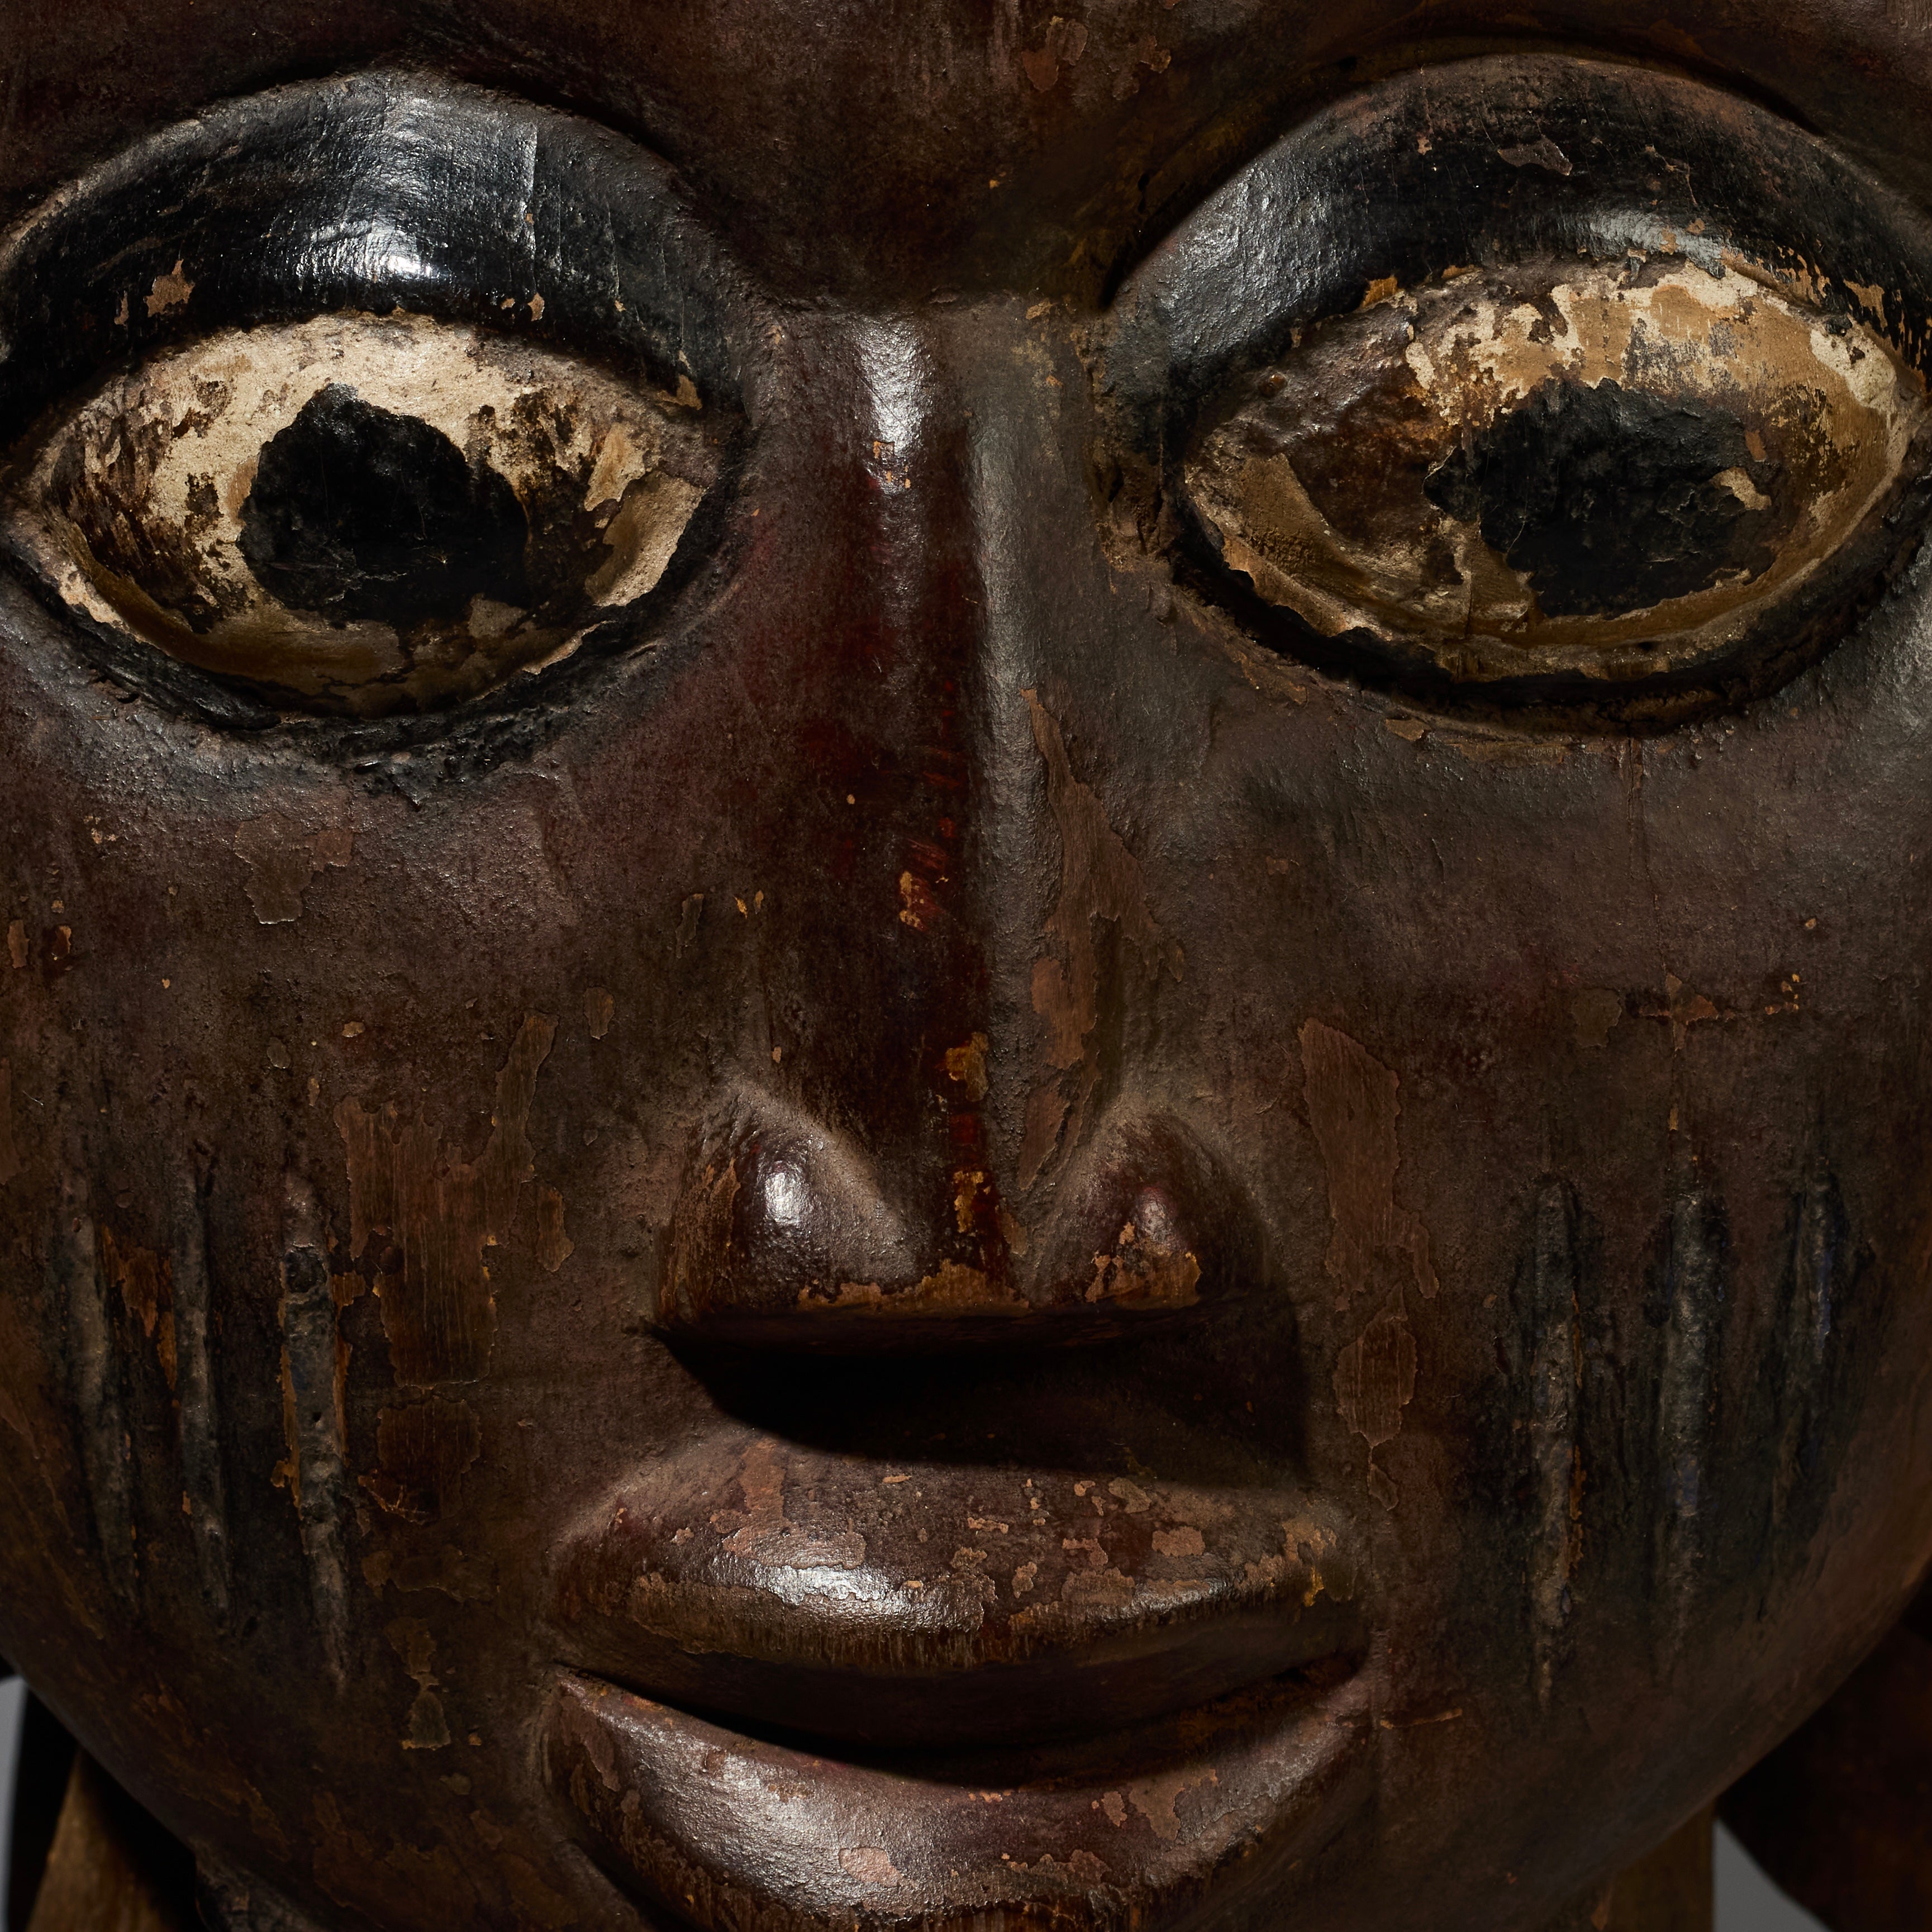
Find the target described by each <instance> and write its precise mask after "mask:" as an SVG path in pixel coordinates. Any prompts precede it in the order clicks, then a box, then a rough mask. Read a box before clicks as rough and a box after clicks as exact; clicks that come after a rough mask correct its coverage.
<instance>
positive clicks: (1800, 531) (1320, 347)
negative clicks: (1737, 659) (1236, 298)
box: [1181, 260, 1928, 681]
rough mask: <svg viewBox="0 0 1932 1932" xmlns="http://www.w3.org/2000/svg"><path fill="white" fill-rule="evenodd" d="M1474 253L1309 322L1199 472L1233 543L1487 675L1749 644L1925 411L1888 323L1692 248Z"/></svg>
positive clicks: (1273, 582)
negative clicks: (1637, 256) (1704, 260)
mask: <svg viewBox="0 0 1932 1932" xmlns="http://www.w3.org/2000/svg"><path fill="white" fill-rule="evenodd" d="M1540 266H1541V274H1540V275H1538V274H1535V273H1534V272H1529V273H1526V268H1525V265H1522V264H1513V265H1511V267H1510V268H1509V269H1507V270H1499V269H1475V270H1472V271H1469V272H1463V273H1458V274H1455V275H1452V276H1451V277H1450V278H1448V280H1447V281H1442V282H1440V283H1438V284H1436V285H1434V286H1432V287H1424V288H1423V289H1421V290H1411V291H1406V292H1401V293H1392V294H1391V295H1389V296H1387V297H1385V298H1384V299H1381V300H1379V301H1378V302H1376V303H1375V304H1374V305H1372V306H1371V307H1370V308H1367V309H1366V310H1364V311H1358V312H1357V313H1356V314H1352V315H1349V316H1346V317H1340V318H1338V319H1337V320H1332V321H1326V322H1322V323H1318V324H1317V325H1316V326H1313V328H1311V329H1309V330H1307V332H1305V334H1304V335H1303V338H1302V340H1301V342H1300V344H1298V345H1297V346H1296V347H1294V348H1292V350H1291V351H1290V353H1289V354H1288V355H1287V356H1285V357H1283V358H1281V359H1279V360H1277V361H1274V362H1270V363H1268V364H1267V365H1264V366H1263V367H1262V368H1259V369H1258V370H1254V371H1249V372H1247V373H1245V374H1243V375H1242V376H1241V377H1239V378H1238V379H1237V380H1235V382H1234V383H1231V384H1230V385H1229V387H1228V389H1227V390H1226V392H1224V393H1223V395H1222V396H1221V397H1220V398H1219V399H1217V403H1216V404H1214V406H1212V407H1211V410H1210V411H1209V412H1208V413H1205V417H1204V420H1203V421H1202V424H1201V425H1200V426H1199V428H1197V430H1196V433H1195V434H1194V436H1193V439H1192V440H1191V443H1190V446H1189V448H1188V449H1187V454H1186V456H1185V457H1184V460H1183V463H1182V466H1181V474H1182V478H1183V481H1184V489H1185V490H1186V493H1187V497H1188V499H1189V501H1190V502H1191V504H1192V505H1193V508H1194V509H1195V511H1196V513H1197V514H1199V517H1200V518H1201V519H1202V523H1204V525H1205V526H1206V528H1207V529H1208V530H1209V531H1211V532H1212V535H1213V538H1214V541H1215V542H1216V544H1217V547H1218V549H1219V551H1220V556H1221V559H1222V561H1223V562H1224V563H1225V565H1226V566H1227V568H1229V569H1230V570H1233V571H1239V572H1240V573H1241V574H1242V575H1244V577H1247V579H1248V580H1250V582H1251V583H1253V586H1254V589H1255V590H1256V592H1257V593H1258V595H1259V596H1260V597H1261V598H1263V599H1264V600H1265V601H1266V602H1268V604H1272V605H1275V606H1277V607H1282V608H1284V609H1286V610H1290V611H1292V612H1293V613H1295V616H1298V617H1299V618H1300V619H1301V620H1302V621H1303V622H1305V623H1307V625H1309V626H1310V628H1312V629H1313V631H1316V633H1317V634H1319V635H1321V636H1322V637H1331V638H1332V637H1340V636H1342V635H1343V634H1347V633H1350V632H1361V633H1367V634H1369V635H1370V636H1372V637H1375V638H1376V639H1378V640H1382V642H1383V643H1385V644H1387V645H1388V646H1392V647H1394V648H1395V649H1399V650H1401V651H1403V652H1407V653H1410V654H1412V655H1415V656H1417V657H1418V658H1426V660H1427V661H1430V662H1431V663H1433V665H1434V666H1435V667H1436V668H1437V669H1439V670H1440V671H1441V672H1442V673H1444V674H1445V675H1446V676H1449V677H1452V678H1454V679H1458V680H1463V681H1480V680H1487V679H1511V678H1523V677H1543V678H1550V677H1560V676H1574V677H1577V678H1582V679H1596V680H1604V681H1611V680H1624V681H1627V680H1630V679H1648V678H1652V677H1655V676H1661V675H1664V674H1666V673H1683V672H1685V671H1695V670H1697V669H1698V668H1700V667H1703V666H1705V665H1707V664H1714V663H1721V662H1722V661H1724V660H1725V659H1727V658H1729V657H1730V656H1731V655H1733V653H1734V652H1736V649H1738V647H1739V645H1740V644H1741V643H1743V642H1744V641H1745V640H1746V639H1747V638H1748V636H1749V634H1750V633H1751V627H1752V625H1753V623H1754V621H1755V620H1756V619H1758V618H1759V617H1760V616H1761V615H1762V614H1763V613H1764V612H1765V611H1766V610H1767V609H1768V608H1769V607H1772V605H1774V604H1775V603H1776V602H1777V601H1778V599H1779V598H1781V596H1783V595H1785V594H1787V593H1788V592H1790V591H1791V590H1793V589H1794V588H1796V586H1799V585H1802V584H1803V583H1805V582H1807V581H1808V580H1811V579H1812V578H1814V577H1816V576H1817V574H1818V573H1819V572H1820V570H1821V568H1824V567H1825V566H1826V565H1829V562H1830V561H1831V559H1832V558H1833V557H1834V556H1835V555H1836V554H1838V553H1839V552H1840V551H1841V549H1842V548H1843V546H1844V545H1845V544H1846V542H1847V541H1849V539H1850V538H1851V537H1852V535H1853V533H1854V532H1856V531H1857V530H1858V529H1859V527H1860V526H1861V524H1863V523H1864V522H1865V520H1867V518H1868V517H1870V516H1871V514H1873V511H1874V510H1875V509H1876V508H1879V506H1881V505H1885V504H1886V503H1887V502H1888V501H1889V500H1890V499H1891V495H1892V493H1893V492H1894V488H1895V487H1896V485H1897V482H1898V481H1899V479H1900V475H1901V474H1902V473H1903V472H1905V471H1906V468H1907V466H1908V461H1909V459H1911V458H1912V456H1913V453H1914V452H1915V450H1919V451H1920V453H1921V455H1922V450H1921V444H1922V443H1923V441H1924V437H1925V435H1926V432H1927V422H1928V410H1927V401H1926V394H1925V386H1924V383H1923V381H1922V380H1921V379H1920V378H1919V377H1918V374H1917V373H1916V371H1913V370H1912V369H1911V368H1909V365H1906V362H1904V360H1903V358H1902V357H1901V356H1900V355H1899V353H1898V352H1897V350H1895V349H1894V347H1892V346H1891V344H1889V343H1888V342H1887V341H1885V340H1884V339H1883V338H1882V337H1880V336H1879V335H1877V334H1876V332H1874V331H1873V330H1872V329H1869V328H1867V327H1864V326H1861V325H1860V324H1857V323H1846V322H1844V321H1843V320H1839V321H1838V322H1837V324H1836V326H1832V323H1831V322H1830V321H1829V320H1828V318H1827V317H1825V316H1824V315H1823V314H1820V313H1818V312H1817V311H1815V310H1808V309H1807V308H1805V307H1804V306H1803V305H1801V304H1800V303H1799V302H1796V301H1793V300H1791V299H1787V297H1786V296H1784V295H1781V294H1780V293H1777V292H1775V290H1772V289H1771V288H1768V287H1765V286H1763V284H1762V283H1761V282H1760V281H1755V280H1752V279H1750V278H1748V277H1747V276H1746V275H1744V274H1742V273H1736V274H1730V273H1727V274H1726V275H1724V278H1723V279H1722V280H1718V279H1715V278H1713V277H1712V275H1709V273H1708V272H1706V270H1705V269H1702V268H1698V267H1695V266H1692V265H1691V263H1688V262H1685V261H1683V260H1678V261H1675V262H1672V261H1669V260H1666V261H1663V262H1658V263H1649V262H1646V263H1638V262H1636V261H1634V260H1626V261H1625V262H1624V263H1619V264H1616V265H1614V266H1610V265H1600V264H1595V263H1587V262H1586V263H1575V262H1572V263H1567V264H1566V263H1546V264H1543V265H1540Z"/></svg>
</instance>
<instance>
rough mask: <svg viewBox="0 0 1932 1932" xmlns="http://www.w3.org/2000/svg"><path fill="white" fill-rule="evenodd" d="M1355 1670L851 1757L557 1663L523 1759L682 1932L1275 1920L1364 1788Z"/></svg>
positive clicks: (630, 1889)
mask: <svg viewBox="0 0 1932 1932" xmlns="http://www.w3.org/2000/svg"><path fill="white" fill-rule="evenodd" d="M1357 1663H1358V1661H1357V1660H1355V1659H1345V1658H1331V1659H1329V1660H1327V1661H1325V1662H1324V1663H1322V1664H1320V1665H1318V1666H1316V1667H1311V1668H1310V1669H1308V1670H1303V1671H1298V1672H1295V1673H1289V1674H1288V1675H1286V1676H1283V1677H1280V1678H1277V1679H1273V1680H1271V1681H1270V1682H1267V1683H1265V1684H1262V1685H1255V1686H1252V1687H1250V1688H1248V1689H1247V1690H1244V1691H1238V1692H1236V1693H1235V1694H1232V1695H1231V1696H1229V1697H1224V1698H1221V1699H1219V1700H1216V1701H1215V1702H1214V1703H1211V1704H1208V1705H1205V1706H1199V1707H1196V1708H1195V1709H1192V1710H1189V1711H1184V1712H1179V1713H1176V1714H1175V1715H1171V1716H1169V1717H1166V1718H1156V1719H1151V1720H1149V1721H1147V1722H1145V1723H1143V1724H1139V1725H1136V1726H1132V1727H1127V1728H1126V1729H1124V1730H1119V1731H1116V1732H1115V1733H1111V1734H1110V1735H1108V1736H1104V1737H1102V1738H1098V1739H1085V1740H1082V1742H1079V1744H1077V1745H1047V1746H1041V1747H1037V1748H1034V1749H1031V1750H1028V1751H1019V1752H1012V1751H1009V1752H1004V1753H1001V1754H985V1753H965V1754H960V1753H953V1754H944V1753H941V1754H923V1753H891V1754H880V1755H875V1756H871V1757H854V1756H850V1755H848V1756H846V1757H839V1756H838V1755H835V1754H834V1753H832V1751H829V1750H827V1749H825V1748H820V1746H818V1745H816V1744H814V1742H813V1741H811V1740H810V1739H801V1738H797V1737H791V1738H778V1737H773V1736H754V1735H752V1734H751V1733H748V1732H745V1731H742V1730H733V1729H730V1728H727V1727H726V1726H724V1725H723V1724H720V1723H718V1722H716V1721H713V1720H712V1719H709V1718H703V1717H699V1716H696V1715H693V1714H691V1712H687V1711H684V1710H681V1709H677V1708H676V1707H674V1706H670V1705H667V1704H664V1703H658V1702H655V1701H653V1700H650V1699H647V1698H644V1697H638V1696H637V1695H635V1694H633V1693H631V1692H628V1691H624V1690H622V1689H621V1688H619V1687H617V1686H616V1685H612V1684H610V1683H607V1682H604V1681H602V1680H601V1679H596V1678H594V1677H590V1676H585V1675H582V1674H580V1673H577V1672H574V1671H569V1670H565V1671H563V1672H562V1673H559V1676H558V1678H557V1679H556V1685H555V1688H554V1690H553V1694H552V1696H551V1700H550V1707H549V1709H548V1712H547V1718H546V1722H545V1728H544V1773H545V1776H546V1778H547V1781H548V1783H549V1784H550V1788H551V1790H553V1793H556V1796H558V1797H559V1799H562V1802H563V1803H564V1805H565V1808H566V1809H567V1811H568V1814H569V1815H570V1817H571V1820H572V1821H573V1823H574V1826H575V1827H576V1835H577V1838H578V1840H579V1842H580V1843H581V1844H582V1845H583V1848H584V1849H585V1850H586V1852H588V1853H589V1855H590V1857H591V1858H592V1860H593V1861H595V1863H596V1864H598V1867H600V1869H601V1870H602V1871H603V1872H604V1874H605V1875H606V1876H607V1877H608V1878H609V1879H610V1880H611V1881H612V1882H613V1883H614V1884H615V1885H616V1887H617V1888H618V1889H619V1891H622V1892H623V1893H625V1894H626V1895H627V1896H628V1897H630V1898H631V1899H632V1900H634V1902H635V1903H637V1904H639V1905H640V1906H643V1907H645V1908H646V1909H655V1910H656V1911H658V1912H669V1913H670V1915H673V1917H674V1918H676V1920H678V1921H680V1922H682V1923H684V1924H690V1925H695V1926H697V1927H703V1928H704V1932H726V1928H737V1927H744V1926H748V1925H773V1924H783V1925H784V1926H786V1927H793V1928H797V1932H803V1928H806V1927H811V1928H821V1927H822V1928H824V1932H832V1928H834V1927H837V1928H840V1932H874V1928H878V1932H883V1928H886V1927H915V1926H916V1927H919V1928H921V1929H922V1932H968V1928H974V1932H986V1928H989V1927H998V1928H1000V1932H1022V1928H1025V1932H1046V1928H1047V1927H1053V1928H1055V1932H1088V1928H1092V1932H1102V1928H1106V1932H1115V1928H1119V1927H1136V1928H1142V1932H1158V1929H1159V1928H1164V1927H1179V1926H1181V1925H1184V1924H1190V1923H1192V1922H1193V1921H1194V1918H1195V1916H1196V1913H1197V1912H1198V1911H1199V1909H1200V1908H1201V1906H1202V1904H1203V1902H1204V1901H1205V1900H1207V1899H1208V1897H1210V1896H1212V1897H1213V1898H1214V1903H1215V1906H1216V1909H1217V1921H1216V1922H1217V1923H1222V1922H1226V1923H1229V1924H1237V1923H1240V1922H1241V1921H1242V1915H1241V1911H1240V1905H1241V1900H1243V1899H1244V1897H1250V1896H1253V1895H1257V1894H1259V1895H1260V1896H1262V1897H1265V1899H1266V1901H1267V1912H1268V1917H1269V1919H1270V1921H1271V1922H1278V1916H1277V1915H1280V1913H1282V1912H1283V1911H1284V1909H1286V1908H1287V1907H1288V1906H1289V1904H1290V1903H1291V1902H1292V1897H1293V1895H1294V1892H1295V1886H1296V1882H1297V1877H1298V1873H1306V1872H1307V1871H1308V1870H1309V1868H1310V1867H1312V1866H1313V1864H1315V1863H1316V1856H1317V1854H1319V1852H1321V1851H1322V1849H1324V1848H1325V1846H1328V1844H1329V1843H1331V1841H1333V1840H1334V1838H1336V1837H1337V1835H1339V1834H1340V1832H1342V1831H1343V1829H1345V1828H1346V1826H1347V1825H1348V1823H1349V1821H1350V1820H1351V1819H1352V1817H1354V1816H1355V1814H1357V1813H1358V1811H1360V1810H1361V1808H1362V1806H1363V1804H1364V1800H1365V1799H1366V1798H1367V1795H1368V1792H1369V1789H1370V1753H1371V1751H1372V1748H1373V1726H1372V1722H1371V1718H1370V1711H1369V1697H1368V1691H1367V1684H1366V1682H1365V1679H1364V1675H1363V1673H1361V1671H1360V1670H1359V1669H1358V1667H1357ZM1230 1914H1232V1916H1229V1915H1230Z"/></svg>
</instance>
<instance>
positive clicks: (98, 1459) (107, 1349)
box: [53, 1158, 138, 1604]
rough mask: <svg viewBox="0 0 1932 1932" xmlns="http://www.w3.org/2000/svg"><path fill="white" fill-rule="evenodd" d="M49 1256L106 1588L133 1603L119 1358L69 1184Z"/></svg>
mask: <svg viewBox="0 0 1932 1932" xmlns="http://www.w3.org/2000/svg"><path fill="white" fill-rule="evenodd" d="M67 1170H68V1173H70V1174H74V1173H79V1172H85V1171H86V1169H85V1166H84V1163H82V1162H81V1161H80V1160H77V1159H74V1158H70V1159H69V1160H68V1163H67ZM53 1260H54V1269H55V1274H57V1275H58V1278H59V1280H60V1282H61V1285H62V1288H63V1289H64V1290H65V1295H66V1300H67V1315H68V1337H69V1340H68V1359H69V1361H70V1364H71V1373H72V1376H73V1388H74V1420H75V1423H76V1425H77V1428H78V1430H79V1432H80V1463H81V1469H82V1472H83V1475H84V1476H85V1478H86V1483H87V1499H88V1503H89V1508H91V1509H92V1512H93V1515H94V1528H95V1535H97V1536H98V1538H100V1541H101V1560H102V1563H103V1565H104V1568H105V1569H106V1571H107V1581H108V1584H109V1586H110V1588H111V1589H113V1592H114V1593H115V1595H116V1596H118V1597H119V1598H121V1601H123V1602H124V1603H128V1604H132V1603H133V1601H134V1600H135V1592H136V1586H137V1583H138V1570H137V1565H136V1557H135V1548H134V1513H133V1496H132V1493H131V1491H130V1485H129V1472H128V1458H129V1454H130V1450H129V1445H128V1441H127V1415H126V1412H125V1409H124V1404H123V1402H122V1399H121V1364H120V1359H119V1358H118V1355H116V1353H115V1349H114V1345H113V1330H112V1328H111V1326H110V1322H109V1319H108V1309H107V1284H106V1283H104V1281H103V1280H101V1267H100V1261H99V1258H98V1256H96V1254H95V1250H94V1223H93V1222H92V1220H89V1217H87V1215H86V1214H85V1213H83V1211H82V1209H81V1205H80V1192H79V1190H78V1189H77V1188H76V1187H74V1186H73V1185H72V1184H69V1185H68V1187H65V1188H64V1189H63V1190H62V1202H61V1221H60V1226H59V1229H58V1232H57V1234H56V1235H55V1253H54V1257H53Z"/></svg>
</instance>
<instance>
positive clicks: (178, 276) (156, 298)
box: [116, 257, 194, 320]
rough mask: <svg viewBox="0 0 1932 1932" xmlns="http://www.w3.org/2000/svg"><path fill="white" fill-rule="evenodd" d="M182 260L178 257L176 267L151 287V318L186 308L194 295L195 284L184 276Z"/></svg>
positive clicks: (148, 297) (157, 278) (149, 293)
mask: <svg viewBox="0 0 1932 1932" xmlns="http://www.w3.org/2000/svg"><path fill="white" fill-rule="evenodd" d="M181 267H182V258H181V257H176V258H175V265H174V266H173V267H172V269H169V270H168V271H167V272H166V274H165V275H157V276H156V277H155V278H154V281H153V282H152V283H151V284H150V285H149V287H148V294H147V296H146V302H147V305H148V314H149V315H150V316H151V317H152V316H157V315H166V314H167V313H168V312H169V310H170V309H177V308H184V307H185V306H186V305H187V299H188V297H189V296H191V295H193V293H194V284H193V283H192V282H191V281H189V280H188V278H187V276H186V275H183V274H182V272H181ZM116 320H120V318H118V317H117V318H116Z"/></svg>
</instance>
